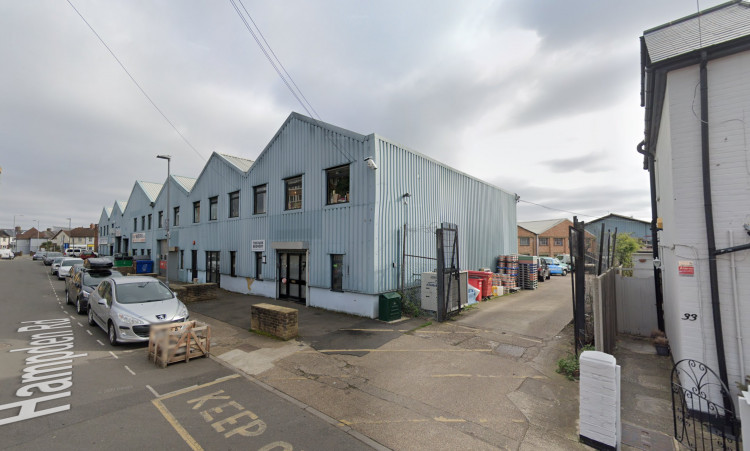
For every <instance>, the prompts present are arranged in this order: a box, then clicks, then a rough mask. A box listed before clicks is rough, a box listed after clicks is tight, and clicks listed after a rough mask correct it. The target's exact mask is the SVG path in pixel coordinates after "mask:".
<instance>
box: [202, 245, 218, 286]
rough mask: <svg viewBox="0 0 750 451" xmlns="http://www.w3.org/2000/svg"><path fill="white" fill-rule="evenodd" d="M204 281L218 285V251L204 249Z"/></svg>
mask: <svg viewBox="0 0 750 451" xmlns="http://www.w3.org/2000/svg"><path fill="white" fill-rule="evenodd" d="M206 282H207V283H215V284H217V285H219V286H221V285H220V284H219V251H206Z"/></svg>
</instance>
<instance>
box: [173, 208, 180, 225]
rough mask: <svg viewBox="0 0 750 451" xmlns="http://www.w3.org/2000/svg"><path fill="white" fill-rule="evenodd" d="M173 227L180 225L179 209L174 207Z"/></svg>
mask: <svg viewBox="0 0 750 451" xmlns="http://www.w3.org/2000/svg"><path fill="white" fill-rule="evenodd" d="M172 225H174V226H175V227H176V226H178V225H180V207H174V224H172Z"/></svg>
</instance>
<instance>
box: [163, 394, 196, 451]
mask: <svg viewBox="0 0 750 451" xmlns="http://www.w3.org/2000/svg"><path fill="white" fill-rule="evenodd" d="M151 403H152V404H153V405H154V406H156V408H157V409H158V410H159V412H161V414H162V415H163V416H164V418H166V420H167V421H168V422H169V424H171V425H172V427H173V428H174V430H175V431H177V433H178V434H179V435H180V437H181V438H182V439H183V440H184V441H185V443H187V445H188V446H189V447H190V449H192V450H193V451H203V448H202V447H201V445H199V444H198V442H196V441H195V439H194V438H193V436H192V435H190V433H189V432H188V431H187V430H185V428H184V427H182V425H181V424H180V422H179V421H177V418H175V417H174V415H172V412H170V411H169V409H167V407H166V406H165V405H164V404H162V402H161V401H160V400H159V399H153V400H151Z"/></svg>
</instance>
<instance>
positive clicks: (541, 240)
mask: <svg viewBox="0 0 750 451" xmlns="http://www.w3.org/2000/svg"><path fill="white" fill-rule="evenodd" d="M539 245H540V246H549V238H539Z"/></svg>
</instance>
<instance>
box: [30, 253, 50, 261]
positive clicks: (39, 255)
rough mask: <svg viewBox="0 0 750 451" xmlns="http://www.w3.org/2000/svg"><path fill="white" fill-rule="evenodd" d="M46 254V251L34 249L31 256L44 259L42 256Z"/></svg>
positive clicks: (33, 258)
mask: <svg viewBox="0 0 750 451" xmlns="http://www.w3.org/2000/svg"><path fill="white" fill-rule="evenodd" d="M46 254H47V251H36V252H34V256H33V257H31V259H32V260H44V256H45V255H46Z"/></svg>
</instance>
